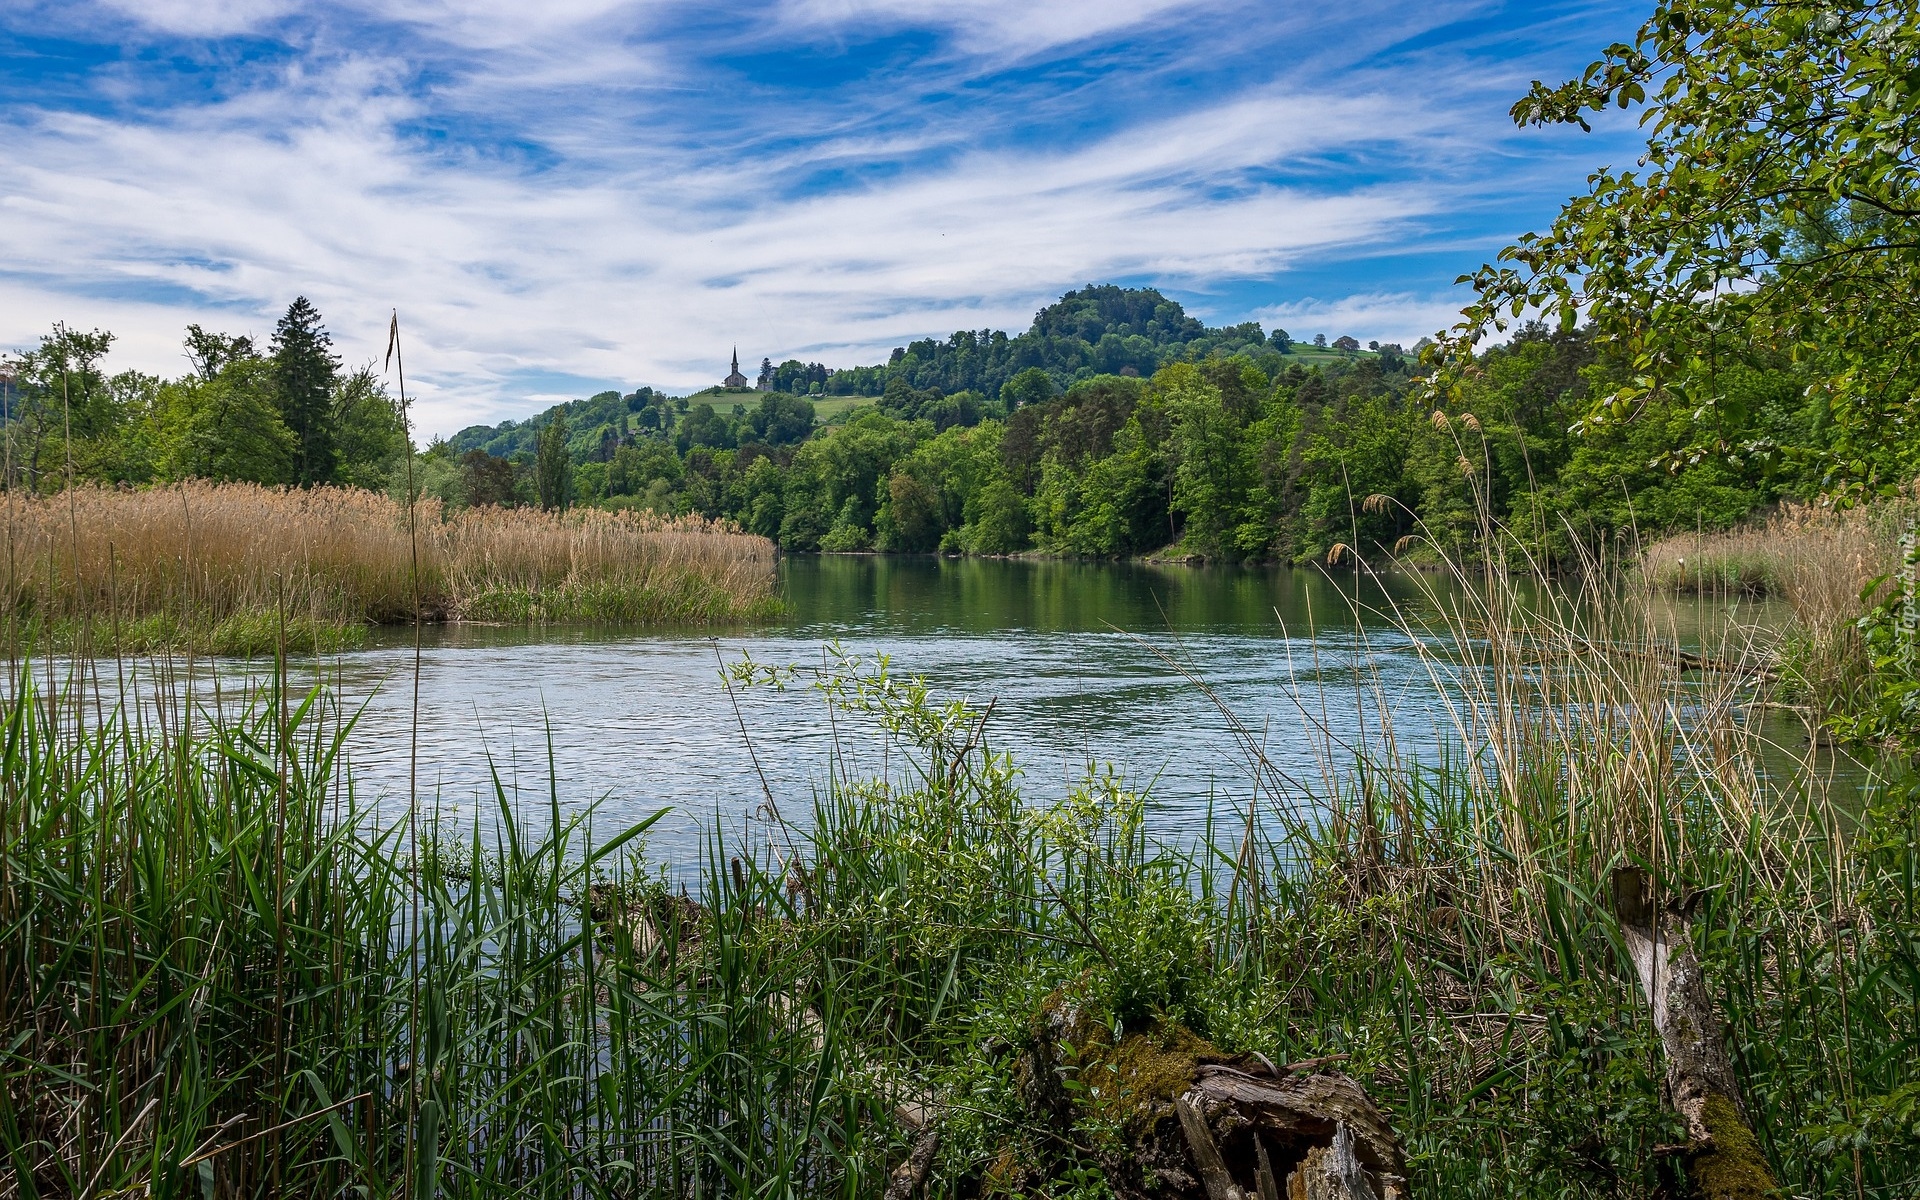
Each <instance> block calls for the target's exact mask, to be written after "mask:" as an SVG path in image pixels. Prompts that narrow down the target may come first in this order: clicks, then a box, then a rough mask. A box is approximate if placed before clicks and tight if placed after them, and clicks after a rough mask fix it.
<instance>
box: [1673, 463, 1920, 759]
mask: <svg viewBox="0 0 1920 1200" xmlns="http://www.w3.org/2000/svg"><path fill="white" fill-rule="evenodd" d="M1916 497H1920V492H1916V493H1915V494H1914V495H1908V496H1901V497H1896V498H1893V499H1889V500H1882V501H1880V502H1877V503H1873V504H1868V505H1862V506H1859V507H1855V508H1845V509H1838V508H1832V507H1827V506H1821V505H1811V504H1786V505H1783V506H1781V507H1780V508H1779V509H1778V510H1776V511H1775V512H1774V513H1773V514H1771V515H1770V516H1769V517H1767V518H1766V519H1765V520H1764V521H1759V522H1756V523H1753V524H1750V525H1746V526H1742V527H1740V528H1737V529H1732V530H1726V531H1722V532H1716V533H1707V534H1681V535H1676V536H1674V537H1669V538H1666V539H1664V540H1662V541H1659V542H1656V543H1654V544H1653V545H1651V546H1649V547H1647V549H1646V552H1645V554H1644V555H1643V558H1642V571H1643V574H1644V576H1645V578H1646V580H1647V581H1649V582H1650V583H1651V584H1652V585H1653V586H1655V587H1657V588H1660V589H1662V590H1665V591H1670V592H1679V593H1682V594H1694V595H1700V596H1713V597H1717V598H1721V599H1733V598H1739V597H1743V596H1766V597H1771V598H1774V599H1777V600H1779V601H1781V602H1782V603H1783V604H1784V605H1785V607H1786V610H1787V613H1788V620H1787V622H1786V623H1785V625H1784V626H1783V627H1780V628H1778V629H1775V630H1772V631H1770V632H1771V635H1772V636H1771V642H1772V648H1771V652H1772V655H1773V658H1774V665H1775V668H1776V671H1777V674H1778V675H1779V676H1780V678H1781V682H1782V683H1783V684H1784V685H1785V687H1784V688H1783V689H1782V690H1781V695H1780V698H1781V699H1784V700H1788V701H1794V702H1799V703H1801V704H1803V705H1804V706H1805V708H1806V710H1807V711H1808V713H1809V714H1810V715H1811V716H1812V717H1813V718H1814V720H1815V721H1816V722H1826V723H1830V724H1836V725H1839V726H1842V727H1844V728H1847V729H1849V730H1850V729H1852V727H1853V726H1855V725H1864V724H1873V722H1871V721H1865V722H1863V721H1862V720H1861V719H1860V718H1859V717H1858V716H1857V714H1859V713H1861V712H1863V711H1865V710H1868V709H1872V708H1874V707H1876V705H1877V699H1876V697H1877V693H1878V692H1879V691H1880V683H1879V682H1878V681H1876V679H1875V673H1876V669H1875V664H1874V662H1873V661H1872V660H1873V658H1874V653H1873V651H1872V648H1871V647H1870V646H1869V645H1868V641H1869V639H1868V638H1867V636H1866V635H1865V631H1863V630H1862V628H1861V626H1860V619H1861V617H1862V616H1863V615H1865V614H1866V613H1867V612H1868V611H1869V610H1871V609H1872V608H1873V606H1874V605H1875V604H1876V603H1879V602H1880V601H1882V600H1884V599H1886V598H1887V597H1888V596H1896V595H1898V594H1899V593H1900V592H1901V591H1902V589H1907V590H1909V591H1910V590H1911V589H1912V587H1913V581H1912V580H1911V579H1910V578H1909V579H1902V578H1901V575H1902V568H1903V565H1905V564H1906V563H1908V562H1909V561H1910V560H1909V558H1908V550H1907V549H1906V548H1905V545H1904V544H1903V538H1904V539H1908V541H1907V543H1906V544H1910V539H1911V534H1912V531H1913V529H1914V525H1915V521H1916V519H1920V498H1916ZM1896 685H1898V681H1896ZM1892 732H1893V731H1891V730H1888V729H1880V730H1877V731H1875V732H1874V733H1873V734H1871V735H1870V736H1879V737H1884V736H1887V735H1889V734H1890V733H1892Z"/></svg>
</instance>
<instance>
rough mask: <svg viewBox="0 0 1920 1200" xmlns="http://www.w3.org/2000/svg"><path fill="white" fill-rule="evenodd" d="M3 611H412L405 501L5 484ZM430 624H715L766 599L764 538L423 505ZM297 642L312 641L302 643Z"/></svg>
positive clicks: (741, 615)
mask: <svg viewBox="0 0 1920 1200" xmlns="http://www.w3.org/2000/svg"><path fill="white" fill-rule="evenodd" d="M9 501H10V508H9V517H8V530H7V548H6V552H7V562H6V564H5V569H6V571H7V586H8V587H9V589H10V592H11V594H10V596H9V597H8V599H9V601H10V603H11V604H12V606H13V611H14V612H15V613H16V614H18V615H21V616H25V617H29V618H32V617H40V618H42V619H43V620H45V621H49V622H56V623H62V626H61V627H62V629H63V630H65V631H66V632H68V633H69V634H71V633H72V631H73V630H74V628H75V627H76V626H77V625H78V624H79V623H80V622H82V621H84V622H88V623H90V625H91V635H92V637H93V639H94V644H95V645H96V646H105V645H106V644H107V643H108V642H109V640H111V641H112V642H113V643H117V644H118V645H120V646H121V647H122V648H124V649H128V650H139V649H144V648H148V647H151V646H157V645H175V644H179V643H181V642H183V641H192V640H195V639H197V640H199V641H200V642H201V643H202V644H210V645H211V646H213V647H214V648H219V649H252V650H266V649H270V648H271V647H272V646H273V644H274V642H273V638H274V637H275V636H277V633H276V631H277V630H278V629H279V627H280V626H281V625H282V624H284V623H285V621H287V620H288V619H291V620H293V621H294V622H296V623H298V627H299V628H300V629H302V630H303V631H305V632H306V634H307V636H314V635H315V634H316V633H317V634H319V635H321V636H322V637H323V638H325V637H329V636H330V637H331V639H332V641H333V643H334V644H338V641H339V640H340V637H341V632H342V631H348V630H354V629H359V628H364V627H365V626H366V625H368V624H382V623H389V622H399V621H406V620H411V619H412V618H413V616H414V615H415V614H414V609H415V596H416V592H415V589H414V586H413V582H412V578H411V575H410V571H411V569H412V564H411V558H410V552H409V551H410V547H409V535H408V524H407V510H406V508H405V506H403V505H401V504H399V503H396V502H395V501H394V500H392V499H390V498H388V497H386V496H384V495H380V494H378V493H374V492H366V491H359V490H355V489H348V488H314V489H311V490H292V489H288V490H283V489H275V488H265V487H260V486H258V485H256V484H244V483H228V484H209V483H184V484H175V485H168V486H165V487H156V488H152V489H148V490H141V491H121V490H114V489H108V488H93V487H87V488H79V489H76V490H74V491H72V492H70V493H62V494H59V495H53V496H28V495H19V494H12V495H10V497H9ZM418 526H419V550H420V576H421V578H420V588H419V591H418V593H417V594H418V596H419V607H420V608H421V609H422V610H423V611H422V613H421V615H422V616H423V617H425V618H426V619H428V620H454V621H516V622H522V621H574V620H607V621H622V622H638V623H672V622H716V621H729V620H741V619H750V618H753V617H757V616H762V615H765V614H766V613H767V612H769V611H771V609H772V608H773V607H774V606H775V605H776V603H777V602H776V600H775V598H774V594H773V547H772V545H771V543H769V542H767V541H766V539H764V538H759V537H754V536H751V535H748V534H744V533H741V532H739V531H738V530H736V529H734V528H732V527H730V526H728V525H725V524H723V523H717V522H710V521H707V520H704V519H702V518H699V517H680V518H662V517H657V516H654V515H652V514H630V513H621V514H613V513H601V512H596V511H590V510H576V511H574V512H572V513H568V514H565V515H560V514H552V513H541V512H536V511H532V510H519V509H515V510H504V509H493V508H484V509H473V510H465V511H459V512H447V511H445V510H443V509H442V508H441V507H440V505H439V503H438V502H437V501H432V500H427V501H423V502H421V504H420V506H419V512H418ZM301 640H302V641H304V640H305V639H304V638H303V639H301Z"/></svg>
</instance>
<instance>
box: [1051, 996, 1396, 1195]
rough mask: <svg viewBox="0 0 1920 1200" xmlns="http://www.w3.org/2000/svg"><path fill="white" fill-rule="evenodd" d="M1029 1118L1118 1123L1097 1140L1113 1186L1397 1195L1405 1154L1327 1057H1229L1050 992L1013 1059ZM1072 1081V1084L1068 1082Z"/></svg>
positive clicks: (1166, 1028) (1166, 1191)
mask: <svg viewBox="0 0 1920 1200" xmlns="http://www.w3.org/2000/svg"><path fill="white" fill-rule="evenodd" d="M1020 1076H1021V1083H1022V1087H1023V1090H1024V1092H1025V1096H1026V1100H1027V1102H1028V1104H1029V1106H1030V1107H1031V1108H1032V1109H1033V1111H1034V1113H1035V1115H1036V1117H1038V1118H1040V1119H1041V1120H1044V1121H1046V1122H1048V1123H1050V1124H1052V1125H1053V1126H1054V1127H1055V1128H1057V1129H1062V1130H1064V1129H1066V1128H1067V1127H1069V1126H1070V1125H1071V1124H1072V1123H1073V1122H1074V1121H1075V1120H1076V1119H1077V1118H1079V1117H1082V1116H1092V1117H1094V1118H1096V1119H1098V1120H1099V1121H1100V1123H1101V1124H1104V1125H1107V1126H1109V1127H1117V1129H1118V1130H1119V1132H1120V1137H1121V1144H1120V1145H1118V1146H1116V1147H1110V1148H1108V1149H1107V1150H1105V1151H1103V1152H1102V1153H1103V1157H1104V1158H1105V1159H1106V1161H1105V1162H1104V1163H1103V1164H1102V1165H1103V1166H1104V1167H1105V1169H1106V1172H1107V1179H1108V1182H1109V1184H1110V1185H1111V1186H1112V1187H1113V1188H1114V1190H1115V1192H1116V1193H1117V1194H1118V1195H1120V1196H1122V1197H1129V1198H1132V1197H1147V1196H1154V1197H1177V1198H1180V1200H1280V1197H1281V1196H1282V1195H1283V1194H1284V1195H1286V1196H1287V1197H1289V1198H1290V1200H1402V1198H1404V1197H1405V1196H1406V1157H1405V1154H1404V1152H1403V1151H1402V1150H1401V1147H1400V1140H1399V1138H1398V1137H1397V1136H1395V1134H1394V1132H1393V1129H1392V1127H1391V1126H1390V1125H1389V1124H1388V1123H1387V1120H1386V1118H1385V1117H1384V1116H1383V1115H1382V1114H1381V1112H1380V1110H1379V1109H1378V1108H1377V1107H1376V1106H1375V1105H1374V1103H1373V1101H1372V1100H1371V1099H1370V1098H1369V1097H1368V1096H1367V1094H1366V1090H1365V1089H1364V1088H1362V1087H1361V1086H1360V1084H1359V1082H1358V1081H1356V1080H1354V1079H1352V1078H1350V1077H1348V1076H1347V1075H1345V1074H1343V1073H1341V1072H1339V1071H1337V1070H1333V1069H1331V1067H1330V1066H1329V1065H1328V1064H1327V1063H1325V1062H1316V1063H1302V1064H1299V1065H1298V1066H1297V1067H1288V1066H1278V1067H1276V1066H1275V1065H1273V1064H1272V1063H1269V1062H1267V1061H1266V1060H1265V1059H1264V1058H1261V1057H1260V1056H1257V1055H1228V1054H1223V1053H1221V1052H1220V1051H1218V1050H1217V1049H1215V1048H1214V1047H1213V1046H1212V1045H1211V1044H1210V1043H1208V1042H1207V1041H1206V1040H1205V1039H1203V1038H1201V1037H1198V1036H1197V1035H1195V1034H1194V1033H1193V1032H1192V1031H1190V1030H1188V1029H1185V1028H1183V1027H1181V1026H1178V1025H1162V1026H1159V1027H1156V1028H1153V1029H1149V1030H1143V1031H1140V1032H1137V1033H1132V1034H1128V1035H1127V1036H1126V1037H1124V1038H1122V1039H1121V1040H1120V1041H1119V1042H1118V1043H1117V1044H1116V1043H1115V1042H1114V1041H1113V1038H1112V1033H1111V1031H1110V1030H1108V1029H1107V1028H1106V1027H1105V1026H1104V1025H1103V1023H1101V1022H1099V1021H1097V1020H1092V1019H1090V1018H1089V1017H1088V1016H1087V1015H1086V1014H1085V1013H1083V1012H1081V1011H1079V1010H1078V1009H1077V1007H1076V1006H1075V1005H1074V1004H1073V1003H1072V1002H1071V1001H1069V1000H1067V999H1065V998H1063V997H1061V996H1059V995H1056V996H1055V997H1054V998H1053V999H1051V1000H1050V1001H1049V1002H1048V1005H1047V1008H1046V1010H1045V1011H1043V1013H1042V1015H1041V1019H1040V1020H1039V1021H1038V1022H1037V1025H1036V1030H1035V1038H1034V1041H1033V1044H1032V1045H1031V1046H1030V1047H1029V1048H1028V1050H1027V1052H1026V1056H1025V1060H1024V1061H1023V1063H1022V1064H1021V1067H1020ZM1069 1079H1070V1080H1072V1081H1073V1082H1074V1084H1075V1085H1076V1086H1074V1087H1071V1088H1069V1087H1067V1086H1066V1081H1067V1080H1069Z"/></svg>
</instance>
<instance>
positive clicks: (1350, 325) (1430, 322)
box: [1253, 292, 1466, 347]
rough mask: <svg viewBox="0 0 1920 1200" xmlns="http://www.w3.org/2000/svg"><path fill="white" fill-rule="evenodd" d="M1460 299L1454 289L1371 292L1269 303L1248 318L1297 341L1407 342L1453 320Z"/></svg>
mask: <svg viewBox="0 0 1920 1200" xmlns="http://www.w3.org/2000/svg"><path fill="white" fill-rule="evenodd" d="M1465 299H1466V297H1465V296H1464V295H1462V294H1460V293H1457V292H1437V293H1432V294H1428V295H1414V294H1412V293H1407V292H1370V293H1363V294H1360V295H1353V296H1339V297H1335V298H1333V299H1329V300H1317V299H1308V300H1300V301H1295V302H1291V303H1287V304H1274V305H1269V306H1268V307H1266V308H1261V309H1256V310H1255V311H1254V313H1253V319H1254V320H1256V321H1259V322H1260V323H1261V324H1262V325H1264V326H1266V327H1267V328H1269V329H1273V328H1281V329H1285V330H1286V331H1287V332H1288V333H1289V334H1291V335H1292V336H1293V338H1294V339H1295V340H1296V341H1305V340H1308V339H1310V338H1312V337H1313V335H1314V334H1316V333H1324V334H1326V335H1327V340H1328V341H1332V340H1333V339H1334V338H1337V337H1340V336H1341V335H1343V334H1347V335H1351V336H1353V337H1356V338H1358V339H1359V340H1360V341H1361V342H1362V343H1365V342H1369V341H1381V342H1398V343H1399V344H1400V345H1402V346H1407V347H1411V346H1412V345H1413V344H1414V343H1415V342H1417V341H1419V340H1420V339H1421V338H1423V337H1432V336H1433V335H1434V334H1436V333H1438V332H1440V331H1441V330H1443V329H1446V328H1448V327H1450V326H1451V325H1453V323H1454V322H1455V321H1458V320H1459V319H1460V305H1461V304H1462V303H1464V302H1465Z"/></svg>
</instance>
